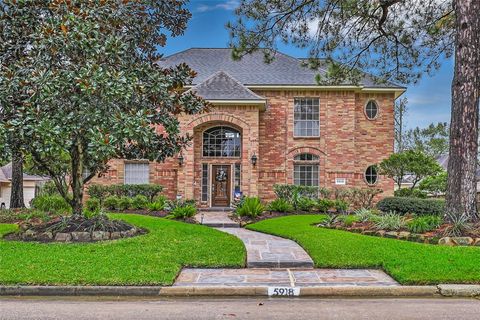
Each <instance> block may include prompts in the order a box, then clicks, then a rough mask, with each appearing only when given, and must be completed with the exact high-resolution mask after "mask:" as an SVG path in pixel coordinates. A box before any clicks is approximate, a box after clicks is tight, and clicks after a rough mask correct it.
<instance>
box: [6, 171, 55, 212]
mask: <svg viewBox="0 0 480 320" xmlns="http://www.w3.org/2000/svg"><path fill="white" fill-rule="evenodd" d="M47 180H48V178H45V177H41V176H35V175H29V174H23V199H24V201H25V205H26V206H27V207H30V201H31V200H32V199H33V198H35V195H36V190H37V187H39V186H40V185H41V184H42V183H44V182H45V181H47ZM11 191H12V163H9V164H7V165H5V166H3V167H0V206H1V208H5V209H8V208H10V194H11Z"/></svg>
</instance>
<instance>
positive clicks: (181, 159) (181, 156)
mask: <svg viewBox="0 0 480 320" xmlns="http://www.w3.org/2000/svg"><path fill="white" fill-rule="evenodd" d="M177 160H178V165H179V166H180V167H181V166H183V160H185V159H184V158H183V154H181V153H180V154H179V155H178V158H177Z"/></svg>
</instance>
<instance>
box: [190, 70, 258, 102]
mask: <svg viewBox="0 0 480 320" xmlns="http://www.w3.org/2000/svg"><path fill="white" fill-rule="evenodd" d="M190 90H192V91H194V92H195V93H196V94H197V95H199V96H200V97H202V98H204V99H206V100H249V101H265V98H263V97H261V96H259V95H257V94H256V93H254V92H253V91H252V90H250V89H248V88H246V87H245V86H244V85H242V84H241V83H240V82H239V81H238V80H236V79H234V78H233V77H232V76H231V75H229V74H228V73H226V72H225V71H217V72H215V73H214V74H213V75H211V76H210V77H209V78H207V79H206V80H205V81H203V82H202V83H200V84H198V85H196V86H195V87H193V88H191V89H190Z"/></svg>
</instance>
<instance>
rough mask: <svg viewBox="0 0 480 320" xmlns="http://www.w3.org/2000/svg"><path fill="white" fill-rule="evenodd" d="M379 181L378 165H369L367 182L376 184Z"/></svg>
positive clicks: (366, 175)
mask: <svg viewBox="0 0 480 320" xmlns="http://www.w3.org/2000/svg"><path fill="white" fill-rule="evenodd" d="M377 181H378V170H377V166H376V165H372V166H369V167H368V168H367V170H365V182H367V184H368V185H371V186H372V185H374V184H376V183H377Z"/></svg>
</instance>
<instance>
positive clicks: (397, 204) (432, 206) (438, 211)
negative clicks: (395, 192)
mask: <svg viewBox="0 0 480 320" xmlns="http://www.w3.org/2000/svg"><path fill="white" fill-rule="evenodd" d="M377 208H378V209H379V210H381V211H383V212H390V211H395V212H396V213H399V214H407V213H413V214H416V215H419V216H425V215H443V214H444V213H445V201H444V200H440V199H419V198H409V197H387V198H383V199H382V200H380V201H379V202H378V203H377Z"/></svg>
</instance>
